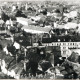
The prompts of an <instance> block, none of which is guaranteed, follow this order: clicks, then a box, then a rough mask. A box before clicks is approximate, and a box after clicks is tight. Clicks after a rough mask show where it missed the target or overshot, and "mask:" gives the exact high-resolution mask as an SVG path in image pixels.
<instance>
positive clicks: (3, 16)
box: [1, 11, 10, 22]
mask: <svg viewBox="0 0 80 80" xmlns="http://www.w3.org/2000/svg"><path fill="white" fill-rule="evenodd" d="M1 18H2V20H3V21H4V22H6V21H7V20H9V19H10V17H9V16H8V15H6V14H5V13H4V12H3V11H2V13H1Z"/></svg>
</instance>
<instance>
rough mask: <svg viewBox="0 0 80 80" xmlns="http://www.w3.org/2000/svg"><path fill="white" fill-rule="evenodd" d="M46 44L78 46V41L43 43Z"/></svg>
mask: <svg viewBox="0 0 80 80" xmlns="http://www.w3.org/2000/svg"><path fill="white" fill-rule="evenodd" d="M43 45H46V46H79V45H80V42H66V43H56V42H55V43H44V44H43Z"/></svg>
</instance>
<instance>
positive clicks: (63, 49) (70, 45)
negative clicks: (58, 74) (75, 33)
mask: <svg viewBox="0 0 80 80" xmlns="http://www.w3.org/2000/svg"><path fill="white" fill-rule="evenodd" d="M43 45H44V46H60V48H61V55H62V57H68V56H69V55H71V53H70V50H69V48H80V42H52V43H43Z"/></svg>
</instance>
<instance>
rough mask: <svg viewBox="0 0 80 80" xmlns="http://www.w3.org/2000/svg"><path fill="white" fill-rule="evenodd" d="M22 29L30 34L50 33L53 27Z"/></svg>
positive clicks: (27, 27)
mask: <svg viewBox="0 0 80 80" xmlns="http://www.w3.org/2000/svg"><path fill="white" fill-rule="evenodd" d="M22 29H24V31H26V32H30V33H49V31H50V30H51V27H39V26H23V27H22Z"/></svg>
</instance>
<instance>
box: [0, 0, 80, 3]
mask: <svg viewBox="0 0 80 80" xmlns="http://www.w3.org/2000/svg"><path fill="white" fill-rule="evenodd" d="M0 1H46V0H0ZM48 1H50V0H48ZM51 1H57V2H59V1H60V2H61V1H67V2H71V3H78V4H80V0H51Z"/></svg>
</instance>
